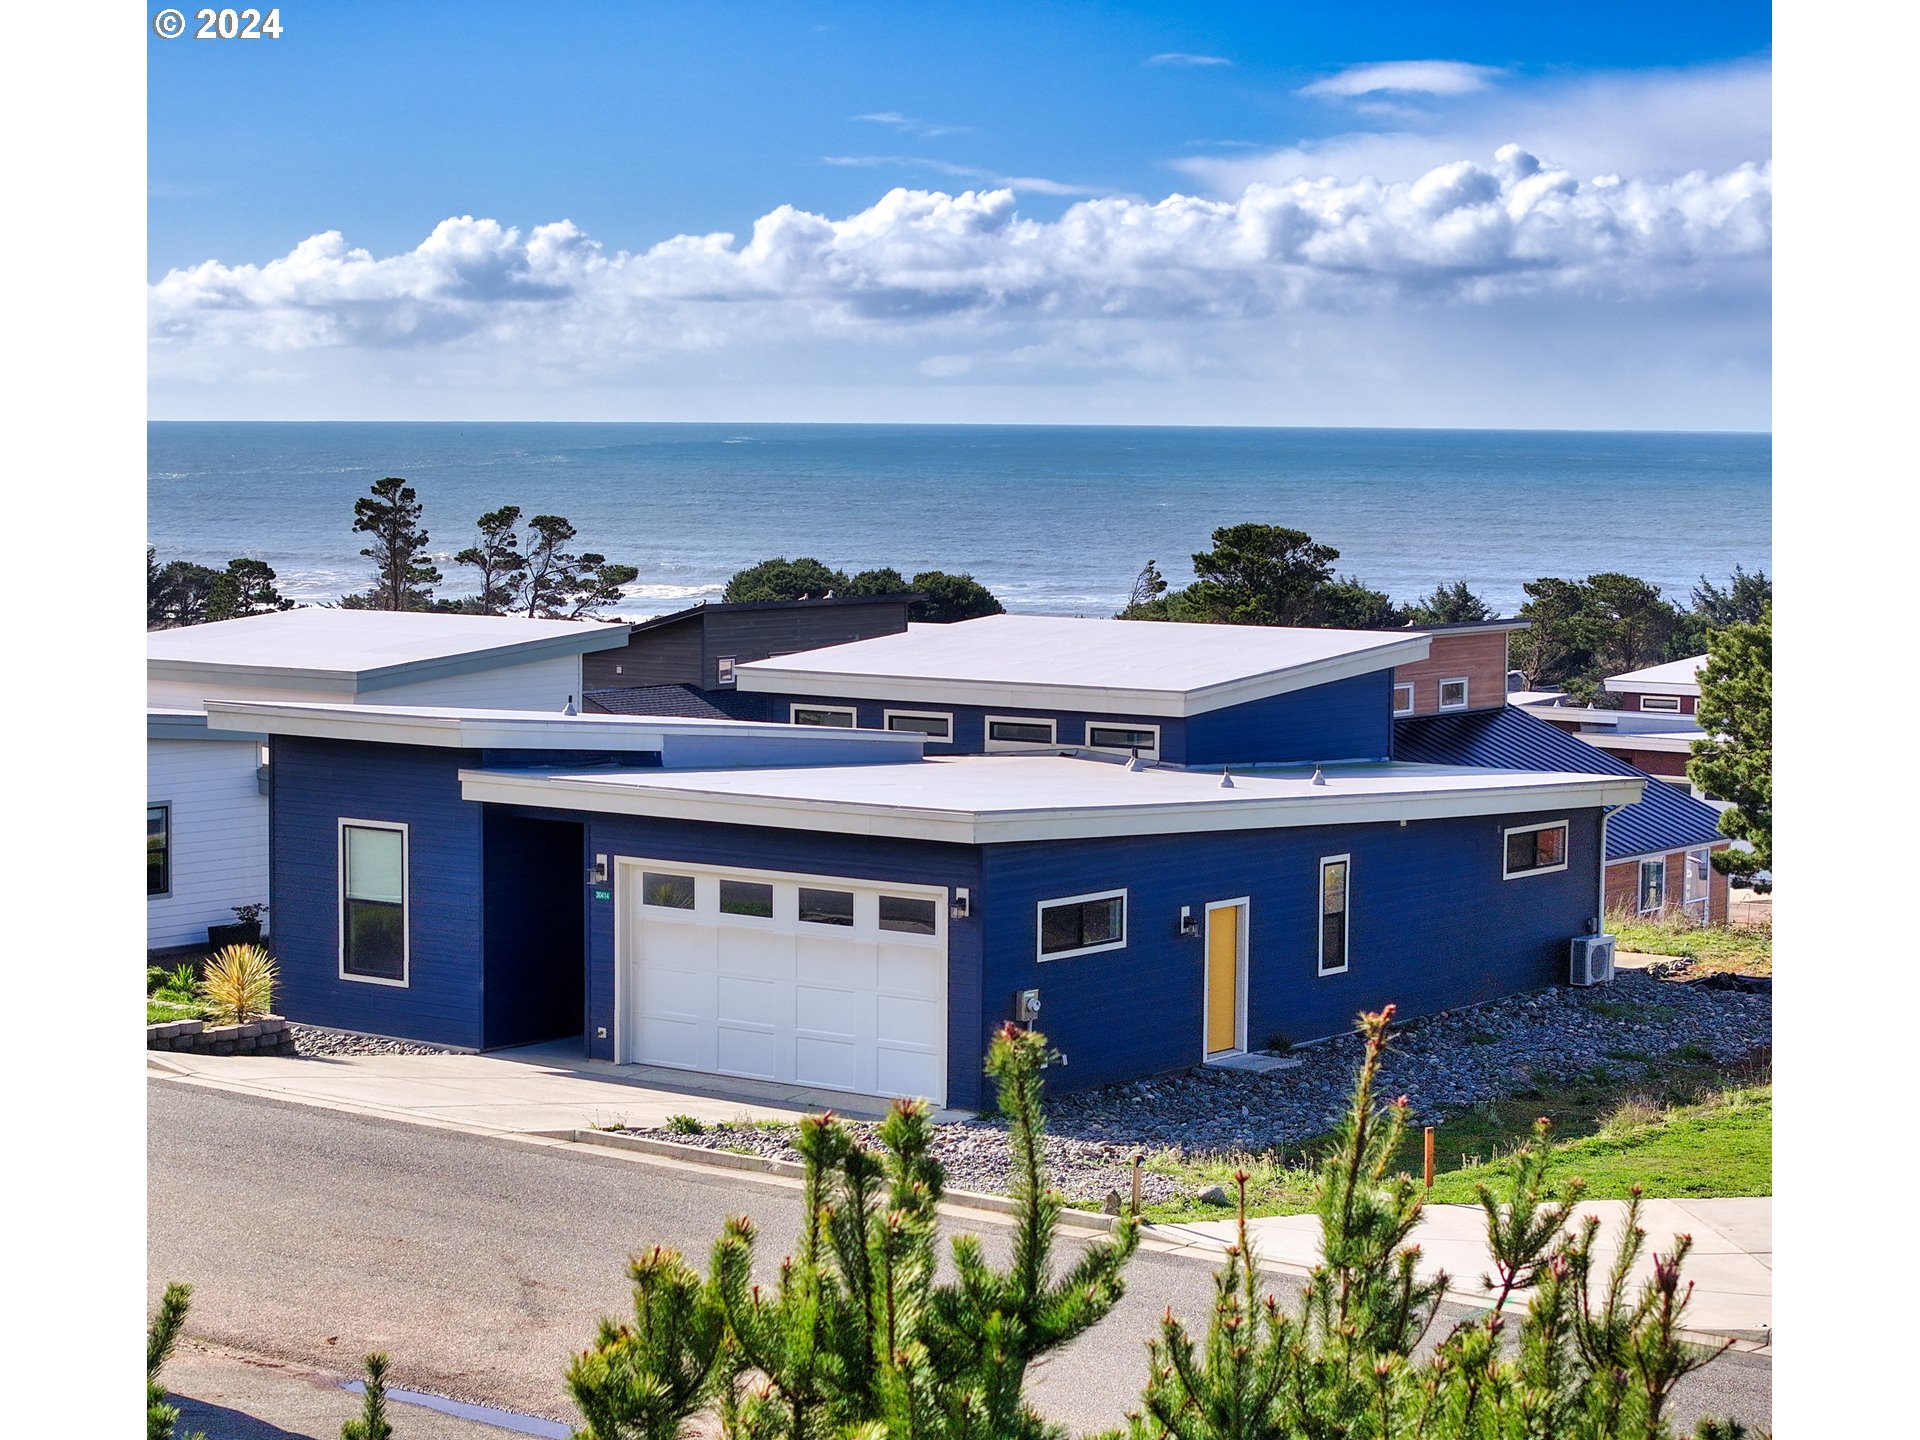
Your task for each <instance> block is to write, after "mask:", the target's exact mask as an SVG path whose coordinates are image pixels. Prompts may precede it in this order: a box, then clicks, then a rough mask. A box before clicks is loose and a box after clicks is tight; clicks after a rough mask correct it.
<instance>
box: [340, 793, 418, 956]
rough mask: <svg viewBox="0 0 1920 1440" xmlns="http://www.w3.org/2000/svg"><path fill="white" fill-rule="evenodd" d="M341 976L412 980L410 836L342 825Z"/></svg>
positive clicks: (381, 828)
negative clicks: (409, 953) (409, 975)
mask: <svg viewBox="0 0 1920 1440" xmlns="http://www.w3.org/2000/svg"><path fill="white" fill-rule="evenodd" d="M340 973H341V974H342V975H343V976H347V977H350V978H352V979H357V980H381V981H386V982H388V983H390V984H399V985H404V984H406V981H407V832H406V830H405V829H404V828H402V827H399V826H392V825H369V824H354V823H348V822H343V823H342V824H341V826H340Z"/></svg>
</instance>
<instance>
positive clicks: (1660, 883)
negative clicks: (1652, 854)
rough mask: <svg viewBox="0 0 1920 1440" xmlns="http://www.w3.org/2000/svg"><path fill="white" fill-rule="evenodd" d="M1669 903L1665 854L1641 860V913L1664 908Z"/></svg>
mask: <svg viewBox="0 0 1920 1440" xmlns="http://www.w3.org/2000/svg"><path fill="white" fill-rule="evenodd" d="M1666 903H1667V861H1666V857H1665V856H1661V857H1660V858H1659V859H1656V860H1642V861H1641V862H1640V913H1641V914H1642V915H1645V914H1647V913H1648V912H1649V911H1653V910H1659V909H1662V908H1663V907H1664V906H1665V905H1666Z"/></svg>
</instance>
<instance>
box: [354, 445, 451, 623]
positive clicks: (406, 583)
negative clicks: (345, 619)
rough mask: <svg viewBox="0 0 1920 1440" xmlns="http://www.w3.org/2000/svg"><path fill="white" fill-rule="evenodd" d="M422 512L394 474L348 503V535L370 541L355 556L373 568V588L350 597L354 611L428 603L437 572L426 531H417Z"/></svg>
mask: <svg viewBox="0 0 1920 1440" xmlns="http://www.w3.org/2000/svg"><path fill="white" fill-rule="evenodd" d="M424 513H425V510H424V507H422V505H421V504H420V500H419V497H418V496H417V495H416V494H415V493H414V490H413V487H412V486H411V485H409V484H407V482H406V481H405V480H402V479H401V478H400V477H399V476H397V475H389V476H387V477H386V478H385V479H384V480H380V481H377V482H376V483H375V484H374V485H373V486H372V487H371V490H370V492H369V493H368V494H366V495H363V496H361V497H360V498H359V499H358V500H356V501H354V502H353V528H354V532H355V533H356V534H364V535H371V536H372V537H373V543H372V544H371V545H369V546H367V547H366V549H364V550H362V551H361V552H360V553H361V554H362V555H364V556H366V557H367V559H369V560H371V561H373V566H374V581H373V588H372V589H370V590H368V591H366V592H364V593H363V594H361V595H359V596H355V597H352V598H353V600H354V601H355V602H357V607H356V608H364V609H369V610H425V609H426V608H427V607H428V606H429V605H430V604H431V603H432V601H433V587H434V586H435V585H438V584H439V583H440V572H439V571H438V570H437V569H435V568H434V567H433V565H432V563H431V562H430V560H429V559H428V555H429V552H428V550H427V532H426V531H424V530H422V529H421V528H420V517H421V516H422V515H423V514H424ZM343 603H345V602H343Z"/></svg>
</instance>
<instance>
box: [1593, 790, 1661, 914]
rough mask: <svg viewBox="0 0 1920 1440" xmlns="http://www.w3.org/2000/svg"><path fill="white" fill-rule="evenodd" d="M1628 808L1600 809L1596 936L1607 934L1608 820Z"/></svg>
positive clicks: (1611, 807)
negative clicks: (1617, 812)
mask: <svg viewBox="0 0 1920 1440" xmlns="http://www.w3.org/2000/svg"><path fill="white" fill-rule="evenodd" d="M1655 783H1656V784H1657V783H1658V782H1657V781H1656V782H1655ZM1626 808H1627V807H1626V806H1625V805H1603V806H1601V807H1600V893H1599V895H1598V896H1597V897H1596V898H1597V900H1598V902H1599V903H1598V904H1597V905H1596V906H1595V908H1594V912H1593V933H1594V934H1596V935H1604V934H1606V933H1607V819H1608V817H1609V816H1611V815H1613V814H1614V813H1615V812H1616V811H1620V810H1624V809H1626Z"/></svg>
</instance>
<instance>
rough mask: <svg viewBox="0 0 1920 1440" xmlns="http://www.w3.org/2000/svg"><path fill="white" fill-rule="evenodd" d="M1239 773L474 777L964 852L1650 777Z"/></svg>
mask: <svg viewBox="0 0 1920 1440" xmlns="http://www.w3.org/2000/svg"><path fill="white" fill-rule="evenodd" d="M1312 775H1313V771H1312V769H1311V768H1306V769H1296V768H1292V767H1289V768H1286V769H1284V770H1280V769H1276V770H1260V771H1257V772H1253V773H1248V774H1235V775H1234V776H1233V785H1232V787H1231V788H1227V787H1223V786H1222V785H1221V783H1220V782H1221V777H1220V776H1219V775H1218V774H1216V773H1207V772H1202V771H1192V770H1171V769H1166V770H1163V769H1155V768H1151V767H1150V768H1147V769H1142V770H1130V769H1128V768H1127V767H1126V765H1125V764H1123V763H1120V762H1110V761H1103V760H1096V759H1090V758H1078V757H1071V756H1050V755H979V756H974V755H970V756H950V757H940V758H934V759H926V760H921V761H918V762H914V763H909V764H898V765H842V766H834V767H831V768H824V767H823V768H808V769H782V770H765V769H759V770H754V769H743V770H683V771H676V772H666V771H658V770H654V771H633V770H628V771H617V772H603V773H597V774H596V773H593V772H578V773H567V772H561V771H550V770H542V771H527V770H519V771H507V770H463V771H461V772H460V782H461V794H462V795H464V796H465V797H466V798H467V799H469V800H477V801H492V802H498V803H502V804H514V805H534V806H541V807H545V808H549V809H560V810H588V811H597V812H605V813H612V814H624V815H648V816H656V817H662V818H675V819H694V820H711V821H717V822H720V823H723V824H733V825H767V826H773V827H776V828H780V829H791V830H822V829H831V830H832V831H834V832H835V833H838V834H865V835H888V836H898V837H902V838H910V839H921V840H943V841H951V842H955V843H959V844H993V843H1004V842H1009V841H1017V840H1060V839H1070V838H1077V837H1091V836H1101V835H1155V834H1189V833H1195V832H1201V831H1219V830H1265V829H1274V828H1280V827H1291V826H1299V825H1343V824H1362V823H1369V822H1380V821H1394V820H1422V819H1434V818H1439V817H1443V816H1457V815H1500V814H1511V813H1515V812H1519V811H1529V810H1535V811H1537V810H1557V809H1561V808H1566V809H1579V808H1587V807H1593V806H1601V805H1606V806H1617V805H1628V804H1632V803H1633V802H1634V801H1636V800H1638V799H1639V798H1640V795H1641V790H1642V787H1643V785H1644V784H1645V783H1646V782H1645V780H1644V778H1642V777H1629V776H1621V775H1586V774H1572V773H1562V772H1557V771H1522V770H1488V769H1482V768H1478V767H1467V766H1447V765H1411V764H1394V763H1391V762H1387V763H1379V764H1369V765H1332V766H1328V767H1326V768H1325V770H1324V771H1323V779H1324V781H1325V783H1324V784H1319V785H1316V784H1314V783H1313V780H1312Z"/></svg>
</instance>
